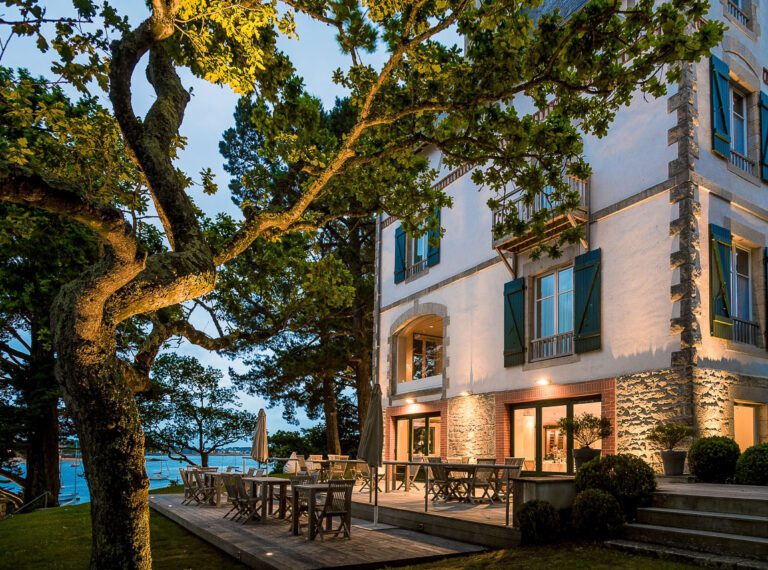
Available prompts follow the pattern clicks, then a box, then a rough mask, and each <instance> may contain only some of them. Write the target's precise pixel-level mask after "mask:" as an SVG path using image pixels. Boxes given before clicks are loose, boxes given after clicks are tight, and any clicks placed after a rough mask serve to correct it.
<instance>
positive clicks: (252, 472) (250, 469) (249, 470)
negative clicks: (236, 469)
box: [246, 467, 256, 477]
mask: <svg viewBox="0 0 768 570" xmlns="http://www.w3.org/2000/svg"><path fill="white" fill-rule="evenodd" d="M255 472H256V468H255V467H249V468H248V472H247V473H246V475H247V476H248V477H253V474H254V473H255Z"/></svg>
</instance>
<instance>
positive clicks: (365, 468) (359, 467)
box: [355, 463, 386, 493]
mask: <svg viewBox="0 0 768 570" xmlns="http://www.w3.org/2000/svg"><path fill="white" fill-rule="evenodd" d="M355 471H356V473H359V474H360V481H361V483H362V484H361V485H360V492H361V493H364V492H365V491H366V489H367V490H371V491H372V490H373V487H371V481H372V480H373V479H374V478H375V479H376V484H377V486H378V487H379V491H380V492H381V491H383V489H382V488H381V482H382V481H383V480H384V477H385V476H386V474H385V473H384V470H383V468H382V467H376V468H375V470H374V471H371V467H370V466H369V465H368V464H367V463H357V464H355Z"/></svg>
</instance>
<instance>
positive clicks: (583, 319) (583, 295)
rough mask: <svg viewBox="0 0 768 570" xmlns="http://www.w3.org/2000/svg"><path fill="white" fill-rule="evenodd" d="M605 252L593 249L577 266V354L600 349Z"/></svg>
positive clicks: (575, 320) (575, 283) (575, 343)
mask: <svg viewBox="0 0 768 570" xmlns="http://www.w3.org/2000/svg"><path fill="white" fill-rule="evenodd" d="M601 274H602V271H601V251H600V250H599V249H593V250H592V251H588V252H587V253H585V254H583V255H579V256H577V257H576V259H575V260H574V263H573V288H574V303H573V313H574V331H573V339H574V348H575V350H576V352H579V353H581V352H590V351H592V350H600V347H601V340H600V295H601V291H600V290H601V286H600V281H601V278H602V275H601Z"/></svg>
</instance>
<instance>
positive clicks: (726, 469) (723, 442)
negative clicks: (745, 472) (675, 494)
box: [688, 435, 740, 483]
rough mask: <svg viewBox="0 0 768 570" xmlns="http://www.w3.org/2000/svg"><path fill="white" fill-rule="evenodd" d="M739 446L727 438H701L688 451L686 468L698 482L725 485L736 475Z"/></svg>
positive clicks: (716, 436) (718, 436) (717, 436)
mask: <svg viewBox="0 0 768 570" xmlns="http://www.w3.org/2000/svg"><path fill="white" fill-rule="evenodd" d="M739 454H740V452H739V444H738V443H736V442H735V441H733V440H732V439H731V438H729V437H723V436H720V435H715V436H712V437H702V438H701V439H697V440H696V441H694V442H693V444H691V447H690V449H689V450H688V467H689V468H690V470H691V473H692V474H693V475H694V476H695V477H696V479H698V480H699V481H703V482H704V483H725V482H726V481H730V480H732V479H733V476H734V474H735V473H736V461H738V459H739Z"/></svg>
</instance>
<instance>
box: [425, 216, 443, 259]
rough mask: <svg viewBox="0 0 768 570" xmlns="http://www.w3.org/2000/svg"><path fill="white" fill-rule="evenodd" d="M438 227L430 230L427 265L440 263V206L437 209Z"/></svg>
mask: <svg viewBox="0 0 768 570" xmlns="http://www.w3.org/2000/svg"><path fill="white" fill-rule="evenodd" d="M435 217H436V218H437V229H435V230H429V235H428V236H427V237H428V240H429V241H428V243H427V267H432V266H433V265H437V264H438V263H440V208H436V209H435Z"/></svg>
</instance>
